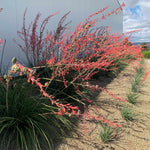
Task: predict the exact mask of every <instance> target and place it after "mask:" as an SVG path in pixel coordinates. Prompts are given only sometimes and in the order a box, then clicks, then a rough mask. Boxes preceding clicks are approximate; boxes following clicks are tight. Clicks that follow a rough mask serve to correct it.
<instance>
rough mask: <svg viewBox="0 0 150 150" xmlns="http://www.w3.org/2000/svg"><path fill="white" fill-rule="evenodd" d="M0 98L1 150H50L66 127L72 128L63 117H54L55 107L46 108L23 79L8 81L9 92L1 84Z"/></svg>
mask: <svg viewBox="0 0 150 150" xmlns="http://www.w3.org/2000/svg"><path fill="white" fill-rule="evenodd" d="M6 95H8V109H7V107H6ZM0 97H1V101H0V141H1V142H0V149H5V150H7V149H8V150H14V149H16V150H41V149H43V148H44V149H51V148H52V146H53V140H55V139H56V138H57V137H58V136H59V135H60V134H64V133H65V132H64V130H65V128H68V129H71V122H70V121H69V120H68V119H67V118H66V117H65V116H59V115H55V114H53V112H56V111H57V107H55V106H52V105H49V102H48V100H45V98H44V97H42V96H41V95H40V94H39V92H38V90H37V89H36V88H35V87H34V85H30V84H28V83H27V82H26V81H25V82H24V81H23V79H21V80H20V81H19V82H18V81H15V82H11V83H10V84H9V88H8V93H6V89H5V88H4V87H3V85H2V84H0ZM45 113H47V114H49V115H45ZM64 126H65V128H64V129H63V127H64Z"/></svg>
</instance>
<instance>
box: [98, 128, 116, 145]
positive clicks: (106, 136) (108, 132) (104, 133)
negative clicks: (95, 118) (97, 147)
mask: <svg viewBox="0 0 150 150" xmlns="http://www.w3.org/2000/svg"><path fill="white" fill-rule="evenodd" d="M102 127H103V130H101V131H100V138H101V140H102V141H103V143H108V142H110V141H112V140H114V138H115V137H116V135H115V132H114V129H113V128H112V127H110V126H107V125H103V126H102Z"/></svg>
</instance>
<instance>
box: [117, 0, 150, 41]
mask: <svg viewBox="0 0 150 150" xmlns="http://www.w3.org/2000/svg"><path fill="white" fill-rule="evenodd" d="M119 1H120V3H121V4H122V2H124V3H125V5H126V6H125V7H124V11H123V32H130V31H134V30H139V29H140V30H141V31H138V32H135V33H133V34H132V39H131V40H132V41H133V42H150V0H119Z"/></svg>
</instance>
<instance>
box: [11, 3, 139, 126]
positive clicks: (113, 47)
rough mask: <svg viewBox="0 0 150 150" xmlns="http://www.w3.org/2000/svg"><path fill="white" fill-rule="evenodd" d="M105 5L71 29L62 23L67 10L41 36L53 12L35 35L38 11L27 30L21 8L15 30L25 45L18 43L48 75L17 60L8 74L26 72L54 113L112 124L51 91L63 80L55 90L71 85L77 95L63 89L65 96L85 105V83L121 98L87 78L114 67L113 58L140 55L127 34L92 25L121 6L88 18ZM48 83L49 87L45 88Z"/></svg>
mask: <svg viewBox="0 0 150 150" xmlns="http://www.w3.org/2000/svg"><path fill="white" fill-rule="evenodd" d="M122 6H124V4H123V5H122ZM106 9H107V7H106V8H104V9H101V10H100V11H98V12H96V13H94V14H92V15H90V16H89V17H88V18H87V19H86V20H85V21H84V22H81V23H79V24H78V25H77V27H76V28H75V30H74V32H72V33H70V32H68V31H69V29H70V27H68V24H69V23H70V22H69V23H66V24H65V25H63V23H64V21H65V19H66V17H67V15H68V14H69V13H67V14H65V15H64V16H63V17H62V19H61V20H60V22H59V23H58V27H57V29H56V31H55V32H47V35H46V37H45V38H44V29H45V27H46V24H47V23H48V20H49V19H50V18H51V17H52V16H54V15H55V14H57V13H55V14H53V15H50V16H48V17H47V18H46V19H45V20H44V21H43V22H42V24H41V26H40V30H39V35H38V33H37V29H38V28H37V22H38V20H39V17H40V14H38V15H37V16H36V18H35V21H34V23H33V25H32V30H31V33H30V28H31V25H30V26H29V27H28V28H27V29H26V26H25V14H26V11H25V14H24V21H23V28H22V31H21V32H19V31H18V34H19V36H20V38H21V39H22V40H23V41H24V43H25V46H24V47H23V46H21V45H19V46H20V48H21V49H22V50H23V51H24V52H25V54H26V57H27V60H28V62H29V64H30V65H31V66H34V69H35V68H36V69H37V72H38V69H42V68H46V69H47V70H48V71H47V72H48V74H49V75H48V76H47V75H46V76H44V77H42V76H40V74H36V73H35V71H33V69H31V68H26V67H24V66H22V65H21V64H19V63H15V64H14V65H12V67H11V70H10V71H9V74H12V73H14V72H20V73H21V74H22V73H24V74H27V78H28V82H30V81H31V82H32V83H35V84H36V85H37V86H38V87H39V88H40V92H41V93H42V94H43V96H45V97H47V98H49V99H50V101H51V104H52V105H56V106H57V107H58V108H59V110H58V112H55V114H58V115H64V114H67V115H77V116H79V115H81V116H83V117H84V118H86V117H87V116H88V117H91V118H94V119H96V120H100V121H102V122H106V123H107V124H109V125H113V126H115V124H114V123H112V122H110V121H108V120H105V118H104V117H102V116H98V115H97V116H92V115H91V114H89V113H88V111H84V114H81V113H80V111H79V107H78V105H75V103H72V101H66V100H64V97H63V99H61V97H59V98H58V97H57V95H58V89H55V90H57V91H54V92H51V91H52V90H53V88H54V85H55V84H54V83H57V84H58V82H59V83H63V84H61V85H62V88H61V90H59V91H60V92H62V93H63V92H64V91H65V89H67V88H69V87H73V89H74V90H75V92H76V93H78V95H80V99H78V98H76V97H74V96H72V95H68V93H67V94H66V93H65V95H66V97H67V98H71V100H73V101H78V102H80V103H82V104H83V105H84V108H86V105H85V103H84V102H88V103H91V102H92V100H91V99H89V98H88V97H87V96H86V95H83V93H82V90H83V89H85V88H87V87H88V88H90V89H92V90H95V89H98V90H105V91H106V93H108V94H110V95H112V96H113V97H114V98H116V99H119V100H122V99H120V98H118V97H117V96H115V95H113V94H112V93H111V92H109V91H108V90H106V89H104V88H103V87H98V86H93V85H90V84H89V82H88V81H89V80H90V79H91V77H92V76H93V75H94V74H96V73H97V71H98V70H104V71H108V70H112V68H113V69H117V68H115V67H114V66H116V65H117V61H119V60H122V61H126V62H130V61H131V60H133V59H137V58H139V57H141V50H140V47H138V46H135V45H132V43H131V44H128V43H129V42H127V39H128V37H125V36H124V35H123V34H122V35H119V34H109V29H108V28H95V27H96V24H97V23H98V22H99V21H100V20H102V19H105V18H106V17H108V16H110V15H111V14H114V13H116V14H117V13H118V12H119V10H122V7H119V8H117V9H116V10H113V11H112V12H110V13H107V14H105V15H102V17H97V18H94V19H92V18H93V17H95V16H96V15H98V14H100V13H102V12H104V11H105V10H106ZM43 75H45V74H43ZM68 77H69V78H68ZM54 81H55V82H54ZM49 87H50V89H51V90H49V91H48V88H49ZM56 93H57V94H56ZM122 101H125V100H122ZM85 110H86V109H85Z"/></svg>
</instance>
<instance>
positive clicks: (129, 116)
mask: <svg viewBox="0 0 150 150" xmlns="http://www.w3.org/2000/svg"><path fill="white" fill-rule="evenodd" d="M121 114H122V117H123V119H124V120H126V121H133V120H135V117H136V114H135V112H134V110H133V109H132V108H130V107H128V106H124V107H123V108H122V111H121Z"/></svg>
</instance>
